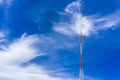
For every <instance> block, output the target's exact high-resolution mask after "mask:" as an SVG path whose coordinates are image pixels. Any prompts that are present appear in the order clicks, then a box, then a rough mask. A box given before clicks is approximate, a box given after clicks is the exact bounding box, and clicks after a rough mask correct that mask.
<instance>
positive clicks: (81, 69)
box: [79, 29, 84, 80]
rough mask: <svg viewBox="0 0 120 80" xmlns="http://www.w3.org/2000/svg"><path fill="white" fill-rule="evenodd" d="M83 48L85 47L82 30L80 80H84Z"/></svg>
mask: <svg viewBox="0 0 120 80" xmlns="http://www.w3.org/2000/svg"><path fill="white" fill-rule="evenodd" d="M82 47H83V36H82V30H81V29H80V74H79V77H80V78H79V80H84V74H83V55H82Z"/></svg>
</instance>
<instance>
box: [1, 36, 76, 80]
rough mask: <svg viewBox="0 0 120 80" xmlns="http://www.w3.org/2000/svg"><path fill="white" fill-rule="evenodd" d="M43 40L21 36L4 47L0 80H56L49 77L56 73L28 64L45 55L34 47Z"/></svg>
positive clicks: (42, 38) (41, 38)
mask: <svg viewBox="0 0 120 80" xmlns="http://www.w3.org/2000/svg"><path fill="white" fill-rule="evenodd" d="M44 40H45V41H48V40H47V38H46V37H44V36H42V37H40V36H37V35H31V36H26V34H23V35H22V37H21V38H19V39H17V40H14V41H13V42H12V43H10V44H8V45H7V46H4V47H3V49H2V50H0V80H3V79H4V80H58V79H59V78H58V77H55V76H54V77H53V76H51V75H52V74H57V73H54V72H53V73H52V72H49V71H47V70H45V69H44V68H43V67H41V65H38V64H36V63H29V61H31V60H33V59H35V58H36V57H37V56H41V55H45V54H43V53H42V51H40V50H38V49H37V48H38V46H37V47H36V45H38V44H40V43H42V42H44ZM43 44H47V43H45V42H44V43H43ZM47 47H49V46H47ZM43 48H44V47H43ZM40 49H41V48H40ZM61 74H62V73H61ZM62 80H70V79H68V78H63V79H62ZM72 80H75V79H72Z"/></svg>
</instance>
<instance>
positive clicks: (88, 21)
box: [53, 1, 120, 36]
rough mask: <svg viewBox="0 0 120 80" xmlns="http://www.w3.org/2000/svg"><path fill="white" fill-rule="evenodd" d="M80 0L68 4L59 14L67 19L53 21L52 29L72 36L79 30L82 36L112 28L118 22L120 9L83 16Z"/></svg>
mask: <svg viewBox="0 0 120 80" xmlns="http://www.w3.org/2000/svg"><path fill="white" fill-rule="evenodd" d="M81 7H82V5H81V1H75V2H72V3H71V4H69V5H68V6H67V7H66V8H65V10H64V13H63V14H61V16H64V17H66V16H67V17H68V20H67V21H64V20H63V19H61V20H60V22H58V23H55V24H54V27H53V29H54V30H55V31H56V32H59V33H61V34H64V35H68V36H74V35H79V34H80V30H81V31H82V33H83V36H90V35H91V34H94V33H96V32H99V31H100V30H103V29H109V28H114V27H115V26H118V25H119V24H120V21H119V19H118V16H119V15H120V11H119V10H118V11H115V12H114V13H111V14H108V15H104V16H102V17H96V16H95V15H89V16H85V15H84V14H82V12H81Z"/></svg>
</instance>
